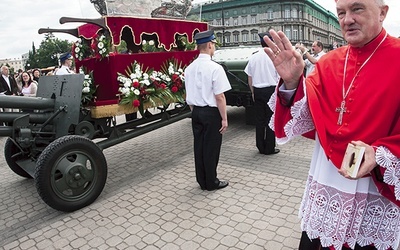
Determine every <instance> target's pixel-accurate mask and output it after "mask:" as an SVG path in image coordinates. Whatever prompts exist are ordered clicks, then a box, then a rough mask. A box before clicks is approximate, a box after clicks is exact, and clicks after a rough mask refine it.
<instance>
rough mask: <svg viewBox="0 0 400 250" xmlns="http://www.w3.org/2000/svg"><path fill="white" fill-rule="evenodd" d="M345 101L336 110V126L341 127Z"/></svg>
mask: <svg viewBox="0 0 400 250" xmlns="http://www.w3.org/2000/svg"><path fill="white" fill-rule="evenodd" d="M345 105H346V101H345V100H343V101H342V103H340V107H339V108H336V110H335V111H336V112H339V117H338V121H337V124H338V125H342V120H343V114H344V113H346V107H345Z"/></svg>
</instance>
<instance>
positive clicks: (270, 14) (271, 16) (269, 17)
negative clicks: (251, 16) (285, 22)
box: [267, 8, 274, 20]
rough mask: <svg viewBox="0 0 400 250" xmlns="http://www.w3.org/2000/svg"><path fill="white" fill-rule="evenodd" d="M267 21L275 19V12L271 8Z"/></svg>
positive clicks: (268, 11)
mask: <svg viewBox="0 0 400 250" xmlns="http://www.w3.org/2000/svg"><path fill="white" fill-rule="evenodd" d="M267 19H268V20H272V19H274V10H273V9H271V8H269V9H268V10H267Z"/></svg>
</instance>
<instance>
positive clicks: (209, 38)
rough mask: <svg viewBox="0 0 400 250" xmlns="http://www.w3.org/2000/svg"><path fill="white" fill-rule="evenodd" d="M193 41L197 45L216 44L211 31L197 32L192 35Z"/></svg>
mask: <svg viewBox="0 0 400 250" xmlns="http://www.w3.org/2000/svg"><path fill="white" fill-rule="evenodd" d="M194 39H195V40H196V43H197V44H202V43H207V42H214V43H216V42H217V40H215V35H214V31H213V30H207V31H202V32H199V33H197V34H196V35H194Z"/></svg>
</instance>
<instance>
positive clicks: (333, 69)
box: [274, 30, 400, 205]
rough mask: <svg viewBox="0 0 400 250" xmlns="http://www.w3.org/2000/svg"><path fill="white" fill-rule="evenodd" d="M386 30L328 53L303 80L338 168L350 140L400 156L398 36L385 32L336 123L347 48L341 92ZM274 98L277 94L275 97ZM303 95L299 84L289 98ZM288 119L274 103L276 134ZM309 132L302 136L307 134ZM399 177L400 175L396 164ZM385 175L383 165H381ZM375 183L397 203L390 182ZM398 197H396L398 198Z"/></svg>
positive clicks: (329, 154)
mask: <svg viewBox="0 0 400 250" xmlns="http://www.w3.org/2000/svg"><path fill="white" fill-rule="evenodd" d="M385 34H386V31H385V30H383V31H382V32H381V33H380V35H379V36H378V37H377V38H376V39H374V40H373V41H372V42H371V43H369V44H368V45H367V46H364V47H362V48H353V47H348V46H344V47H341V48H339V49H336V50H333V51H330V52H329V53H328V54H327V55H325V56H324V57H322V58H321V59H320V61H319V63H318V64H317V65H316V70H315V71H314V72H313V74H311V75H310V76H309V77H308V78H307V80H306V95H307V100H308V103H309V109H310V112H311V115H312V121H313V123H314V126H315V129H316V131H317V134H318V137H319V140H320V143H321V145H322V147H323V149H324V151H325V154H326V156H327V157H328V159H330V160H331V161H332V162H333V164H334V165H335V166H336V167H337V168H340V166H341V163H342V159H343V155H344V152H345V150H346V147H347V144H348V143H349V142H350V141H355V140H360V141H363V142H365V143H367V144H369V145H371V146H375V147H379V146H383V147H386V148H387V149H388V150H389V151H390V152H391V153H392V154H393V155H394V156H396V157H397V158H400V40H399V39H398V38H394V37H391V36H388V37H387V38H386V39H385V41H384V42H383V43H382V45H381V46H380V48H378V50H377V51H376V53H375V54H374V55H373V56H372V57H371V59H370V60H369V61H368V62H367V64H366V65H365V66H364V67H363V69H361V71H360V72H359V74H358V76H356V78H355V81H354V83H353V86H352V87H351V89H350V91H349V94H348V95H347V97H346V112H345V113H344V115H343V122H342V125H338V124H337V120H338V115H339V113H338V112H337V111H336V109H337V108H339V107H340V104H341V102H342V95H343V94H342V91H343V87H342V85H343V76H344V74H343V70H344V64H345V59H346V51H347V49H348V48H349V49H350V53H349V60H348V63H347V71H346V81H345V91H347V89H348V88H349V85H350V82H351V80H352V79H353V77H354V76H355V74H356V72H357V71H358V69H359V68H360V67H361V65H362V64H363V63H364V62H365V60H367V58H368V57H369V56H370V55H371V53H372V52H373V51H374V49H375V48H376V47H377V46H378V44H379V43H380V41H381V40H382V39H383V38H384V36H385ZM278 96H279V95H278ZM303 97H304V85H302V84H299V87H298V89H297V91H296V94H295V96H294V101H293V102H296V101H298V100H300V99H301V98H303ZM291 119H292V116H291V114H290V107H287V106H284V105H282V104H281V102H279V101H278V102H277V104H276V110H275V118H274V123H275V134H276V137H277V138H283V137H286V134H285V131H284V127H285V125H286V124H287V123H288V122H289V120H291ZM312 134H313V133H308V134H306V136H308V137H309V135H312ZM398 168H399V178H400V166H398ZM380 172H381V174H382V176H384V172H385V168H380ZM373 177H374V181H375V183H376V185H377V187H378V189H379V190H380V192H381V194H382V195H383V196H385V197H387V198H389V199H390V200H392V201H393V202H396V204H398V205H400V201H399V200H396V199H395V196H394V186H388V185H385V183H382V182H381V181H378V180H377V179H376V176H375V174H373ZM398 199H400V196H398Z"/></svg>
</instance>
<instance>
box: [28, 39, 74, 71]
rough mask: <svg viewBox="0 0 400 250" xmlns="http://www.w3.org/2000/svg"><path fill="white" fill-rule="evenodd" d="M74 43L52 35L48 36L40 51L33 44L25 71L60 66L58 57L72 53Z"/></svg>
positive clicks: (41, 44)
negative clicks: (65, 53)
mask: <svg viewBox="0 0 400 250" xmlns="http://www.w3.org/2000/svg"><path fill="white" fill-rule="evenodd" d="M71 48H72V43H71V42H69V41H68V40H61V39H58V38H56V37H55V36H54V35H53V34H52V33H49V34H46V36H45V39H44V40H43V41H42V42H41V43H40V46H39V48H38V49H36V48H35V45H34V44H33V43H32V50H31V51H29V54H28V60H27V61H26V65H25V69H27V70H28V69H34V68H47V67H51V66H57V65H58V55H60V54H62V53H64V52H68V51H71Z"/></svg>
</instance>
